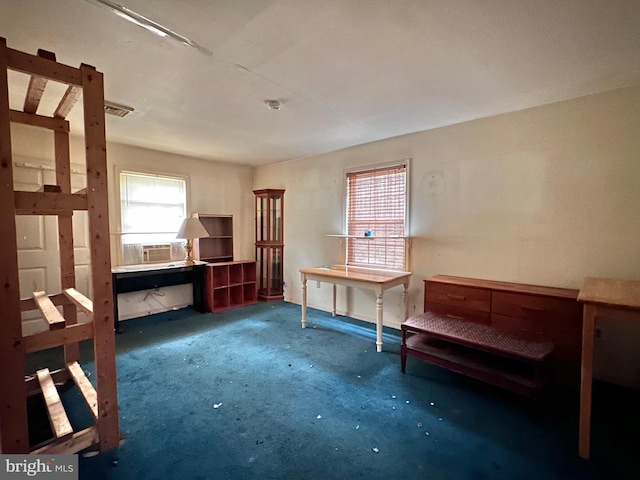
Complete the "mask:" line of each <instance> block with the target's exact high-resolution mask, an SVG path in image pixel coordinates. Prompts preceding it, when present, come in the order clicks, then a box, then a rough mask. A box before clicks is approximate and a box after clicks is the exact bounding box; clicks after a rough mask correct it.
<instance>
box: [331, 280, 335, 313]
mask: <svg viewBox="0 0 640 480" xmlns="http://www.w3.org/2000/svg"><path fill="white" fill-rule="evenodd" d="M331 316H332V317H335V316H336V284H335V283H334V284H333V310H331Z"/></svg>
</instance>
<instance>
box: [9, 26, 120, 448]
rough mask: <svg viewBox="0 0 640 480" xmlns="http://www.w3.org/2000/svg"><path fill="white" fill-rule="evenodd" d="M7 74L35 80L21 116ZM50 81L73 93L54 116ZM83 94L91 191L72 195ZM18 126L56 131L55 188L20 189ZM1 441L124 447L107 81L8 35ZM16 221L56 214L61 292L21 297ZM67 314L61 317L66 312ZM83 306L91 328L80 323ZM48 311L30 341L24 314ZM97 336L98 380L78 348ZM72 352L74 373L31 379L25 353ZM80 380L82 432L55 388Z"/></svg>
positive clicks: (68, 359) (68, 360) (67, 355)
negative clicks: (76, 119)
mask: <svg viewBox="0 0 640 480" xmlns="http://www.w3.org/2000/svg"><path fill="white" fill-rule="evenodd" d="M8 70H13V71H14V72H19V73H18V74H26V75H29V77H30V81H29V87H28V89H27V93H26V99H25V102H24V107H23V109H22V110H21V111H19V110H13V109H10V108H9V85H8ZM48 81H54V82H58V83H61V84H64V85H66V86H67V90H66V92H65V94H64V95H63V97H62V99H61V100H60V102H59V104H58V107H57V109H56V110H55V112H54V114H53V116H51V117H49V116H44V115H39V114H37V113H36V112H37V110H38V107H39V104H40V99H41V98H42V96H43V93H44V91H45V88H46V86H47V83H48ZM80 96H82V105H83V113H84V115H83V117H84V141H85V152H86V171H87V188H86V189H83V190H80V191H77V192H72V191H71V163H70V155H69V131H70V126H69V122H68V121H67V120H66V117H67V115H68V114H69V112H70V111H71V109H72V108H73V106H74V105H75V103H76V101H77V100H78V99H79V98H80ZM11 122H15V123H22V124H26V125H30V126H32V127H40V128H45V129H48V130H51V131H52V132H53V145H54V150H55V151H54V158H55V176H56V185H46V186H45V187H44V188H43V189H42V191H39V192H31V191H29V192H27V191H14V190H13V185H14V178H13V160H12V148H11V125H10V124H11ZM0 158H2V166H1V168H0V204H1V205H2V208H1V209H0V264H1V265H2V269H1V271H0V272H1V273H0V276H1V278H0V280H1V281H0V284H1V285H2V288H1V289H0V305H2V318H1V319H0V366H1V368H2V375H0V399H2V401H1V402H0V439H1V444H2V453H5V454H24V453H37V454H62V453H64V454H72V453H76V452H79V451H81V450H84V449H87V448H90V447H91V448H95V447H96V446H97V447H99V449H100V450H101V451H105V450H110V449H113V448H115V447H117V446H118V444H119V442H120V435H119V428H118V400H117V388H116V385H117V383H116V362H115V338H114V330H113V295H112V290H111V258H110V254H109V251H110V250H109V220H108V219H109V213H108V201H107V194H108V193H107V159H106V139H105V119H104V93H103V76H102V73H100V72H98V71H96V69H95V68H94V67H91V66H89V65H84V64H82V65H81V66H80V68H73V67H70V66H67V65H63V64H60V63H57V62H56V59H55V55H54V54H53V53H51V52H47V51H44V50H39V51H38V54H37V56H36V55H30V54H27V53H23V52H19V51H17V50H13V49H11V48H8V47H7V45H6V40H5V39H4V38H0ZM76 210H80V211H81V210H85V211H87V212H88V214H87V215H88V219H89V241H90V260H91V285H92V292H91V293H92V295H91V297H92V299H93V301H92V300H91V299H89V298H87V297H85V296H84V295H82V294H81V293H80V292H78V291H77V290H76V289H75V283H76V279H75V260H74V245H73V212H74V211H76ZM16 215H36V216H44V215H53V216H56V217H57V223H58V234H59V244H58V247H59V253H60V283H61V287H62V288H61V289H62V292H61V293H57V294H52V295H48V294H47V293H45V292H33V296H32V298H26V299H21V298H20V282H19V275H18V238H17V235H16V218H15V216H16ZM58 307H61V309H62V312H60V310H58ZM78 309H81V310H82V311H83V312H84V313H85V314H86V316H87V317H88V319H89V321H88V322H85V323H78V316H77V311H78ZM31 310H39V311H40V313H41V315H42V318H43V322H45V323H46V324H47V325H48V327H49V329H48V330H47V331H44V332H40V333H36V334H32V335H27V336H23V333H22V321H21V313H22V312H25V311H31ZM91 338H93V350H94V364H95V372H96V374H95V377H94V378H95V382H96V385H95V387H94V385H92V384H91V382H89V380H88V379H87V377H86V376H85V374H84V372H83V370H82V368H81V367H80V365H79V363H78V360H79V342H80V341H81V340H88V339H91ZM59 346H63V347H64V362H65V365H66V368H63V369H60V370H57V371H53V372H51V371H49V369H48V368H43V369H40V370H38V371H37V372H35V374H33V375H30V376H27V377H25V370H26V355H27V354H29V353H32V352H37V351H40V350H45V349H49V348H53V347H59ZM67 382H73V383H75V386H76V388H77V389H78V391H79V392H80V394H81V395H82V397H83V398H84V400H85V403H86V404H87V407H88V409H89V411H90V413H91V416H92V417H93V420H94V424H93V425H92V426H90V427H87V428H85V429H83V430H80V431H74V430H73V428H72V427H71V424H70V422H69V418H68V416H67V414H66V412H65V409H64V405H63V404H62V402H61V400H60V395H59V394H58V390H57V387H56V385H58V384H60V383H67ZM32 395H42V397H43V399H44V403H45V405H46V408H47V413H48V416H49V419H50V425H51V431H52V432H53V438H51V439H49V440H47V441H44V442H41V443H39V444H38V445H30V443H29V432H28V424H29V421H28V409H27V402H28V397H30V396H32Z"/></svg>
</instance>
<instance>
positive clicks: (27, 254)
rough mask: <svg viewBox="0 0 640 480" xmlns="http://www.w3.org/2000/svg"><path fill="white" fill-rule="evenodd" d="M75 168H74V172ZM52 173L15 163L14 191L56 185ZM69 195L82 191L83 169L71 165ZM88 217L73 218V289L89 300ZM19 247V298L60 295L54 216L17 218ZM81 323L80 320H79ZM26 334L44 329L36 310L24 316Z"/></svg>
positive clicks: (83, 214)
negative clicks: (36, 295)
mask: <svg viewBox="0 0 640 480" xmlns="http://www.w3.org/2000/svg"><path fill="white" fill-rule="evenodd" d="M74 167H75V168H74ZM55 183H56V179H55V170H54V169H53V167H50V166H47V165H38V164H35V163H31V162H16V163H14V189H15V190H22V191H37V190H39V189H40V188H41V187H42V185H45V184H48V185H55ZM71 183H72V191H77V190H80V189H82V188H84V187H85V185H86V174H85V173H84V167H78V166H73V165H72V175H71ZM87 227H88V225H87V213H86V212H75V213H74V215H73V237H74V253H75V264H76V269H75V270H76V288H77V289H78V290H79V291H81V292H82V293H83V294H85V295H87V296H89V297H90V293H91V284H90V280H91V275H90V263H89V248H88V246H89V242H88V228H87ZM16 232H17V246H18V278H19V281H20V297H21V298H29V297H31V296H32V294H33V292H36V291H44V292H46V293H47V294H54V293H60V291H61V286H60V252H59V247H58V222H57V217H55V216H41V215H19V216H17V217H16ZM79 320H80V321H82V319H81V318H79ZM22 322H23V323H22V325H23V332H24V333H25V334H28V333H33V332H35V331H41V330H45V329H46V328H47V326H46V324H45V322H44V320H42V317H41V315H40V312H39V311H37V310H33V311H29V312H23V314H22Z"/></svg>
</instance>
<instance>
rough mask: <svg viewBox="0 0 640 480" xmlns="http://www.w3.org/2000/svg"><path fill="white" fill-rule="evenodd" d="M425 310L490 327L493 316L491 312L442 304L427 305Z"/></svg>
mask: <svg viewBox="0 0 640 480" xmlns="http://www.w3.org/2000/svg"><path fill="white" fill-rule="evenodd" d="M424 309H425V311H429V312H433V313H437V314H438V315H442V316H443V317H449V318H455V319H457V320H467V321H468V322H475V323H482V324H483V325H489V323H491V314H490V313H489V312H481V311H480V310H470V309H468V308H462V307H456V306H455V305H443V304H441V303H430V302H427V303H426V304H425V306H424Z"/></svg>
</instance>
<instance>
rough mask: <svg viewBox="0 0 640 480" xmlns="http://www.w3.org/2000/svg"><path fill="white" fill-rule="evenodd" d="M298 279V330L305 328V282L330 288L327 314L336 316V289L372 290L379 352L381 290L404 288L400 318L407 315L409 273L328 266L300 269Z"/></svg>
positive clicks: (382, 292) (380, 348) (380, 349)
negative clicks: (329, 308) (300, 316)
mask: <svg viewBox="0 0 640 480" xmlns="http://www.w3.org/2000/svg"><path fill="white" fill-rule="evenodd" d="M300 276H301V279H302V328H305V327H306V326H307V280H315V281H316V282H324V283H331V284H333V308H332V311H331V314H332V315H333V316H334V317H335V316H336V285H346V286H348V287H356V288H363V289H366V290H373V291H374V292H375V294H376V349H377V351H378V352H381V351H382V319H383V314H382V312H383V308H382V295H383V294H384V292H385V290H388V289H389V288H392V287H395V286H397V285H404V292H403V303H404V318H403V319H402V321H404V320H406V318H407V315H408V311H409V304H408V302H409V293H408V290H409V278H410V277H411V272H398V271H390V270H376V269H372V268H363V267H352V266H349V265H331V266H325V267H313V268H303V269H301V270H300Z"/></svg>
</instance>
